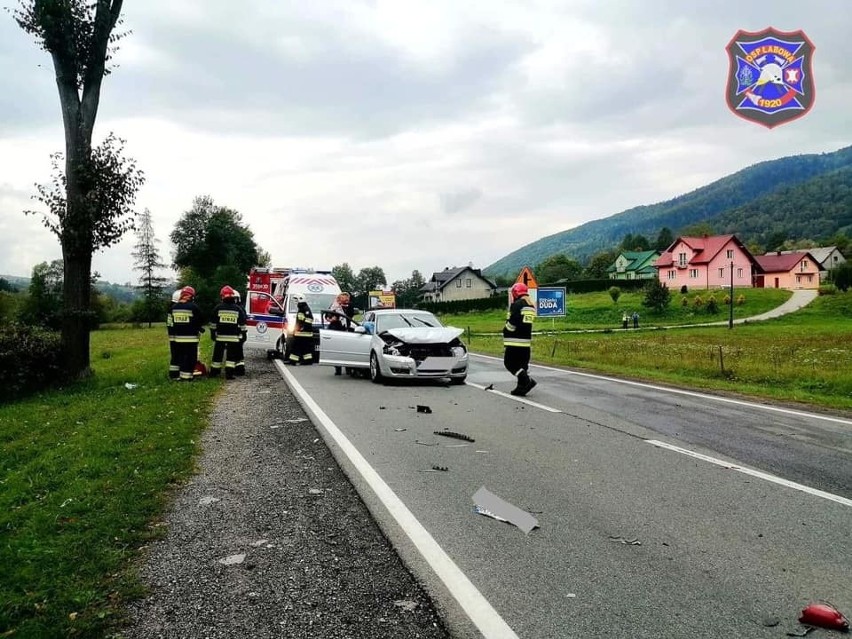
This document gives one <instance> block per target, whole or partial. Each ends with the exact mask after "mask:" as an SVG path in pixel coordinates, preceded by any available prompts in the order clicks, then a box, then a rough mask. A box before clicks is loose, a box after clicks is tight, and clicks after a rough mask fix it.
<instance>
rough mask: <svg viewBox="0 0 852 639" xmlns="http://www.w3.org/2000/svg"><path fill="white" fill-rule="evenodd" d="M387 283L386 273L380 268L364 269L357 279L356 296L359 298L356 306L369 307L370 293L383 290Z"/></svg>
mask: <svg viewBox="0 0 852 639" xmlns="http://www.w3.org/2000/svg"><path fill="white" fill-rule="evenodd" d="M385 282H387V278H386V277H385V272H384V271H383V270H382V269H381V267H379V266H370V267H365V268H362V269H361V270H360V271H359V272H358V276H357V277H356V278H355V290H354V292H355V294H356V298H357V300H358V301H357V302H356V306H359V305H360V306H362V307H364V308H366V306H367V294H368V293H369V292H370V291H374V290H376V289H379V288H382V287H383V286H384V285H385Z"/></svg>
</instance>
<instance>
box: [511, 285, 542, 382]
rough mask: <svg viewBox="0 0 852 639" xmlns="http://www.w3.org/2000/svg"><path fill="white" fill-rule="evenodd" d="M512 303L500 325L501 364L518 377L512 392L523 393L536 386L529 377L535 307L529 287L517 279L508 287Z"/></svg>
mask: <svg viewBox="0 0 852 639" xmlns="http://www.w3.org/2000/svg"><path fill="white" fill-rule="evenodd" d="M511 295H512V305H511V306H510V307H509V317H508V319H507V320H506V325H505V326H504V327H503V347H504V351H503V366H505V367H506V370H507V371H509V372H510V373H512V375H514V376H515V377H517V378H518V383H517V385H516V386H515V388H514V389H513V390H512V391H510V392H511V394H512V395H519V396H524V395H526V394H527V393H529V392H530V391H531V390H532V389H533V388H534V387H535V385H536V381H535V380H534V379H533V378H532V377H530V376H529V372H528V369H529V366H530V349H531V348H532V327H533V321H534V320H535V306H533V304H532V302H531V301H530V298H529V289H528V288H527V285H526V284H522V283H520V282H518V283H516V284H514V285H513V286H512V288H511Z"/></svg>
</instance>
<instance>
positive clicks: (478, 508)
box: [472, 486, 539, 534]
mask: <svg viewBox="0 0 852 639" xmlns="http://www.w3.org/2000/svg"><path fill="white" fill-rule="evenodd" d="M472 499H473V504H474V508H473V511H474V512H475V513H478V514H480V515H485V516H486V517H491V518H492V519H496V520H498V521H505V522H508V523H510V524H514V525H515V526H517V527H518V528H520V529H521V530H522V531H523V532H524V534H529V532H530V531H531V530H532V529H533V528H538V527H539V525H538V520H537V519H536V518H535V517H533V516H532V515H530V514H529V513H528V512H525V511H523V510H521V509H520V508H518V507H517V506H513V505H512V504H510V503H509V502H507V501H505V500H504V499H501V498H500V497H498V496H497V495H495V494H494V493H492V492H490V491H489V490H488V489H486V488H485V486H483V487H482V488H480V489H479V490H477V491H476V493H475V494H474V495H473V498H472Z"/></svg>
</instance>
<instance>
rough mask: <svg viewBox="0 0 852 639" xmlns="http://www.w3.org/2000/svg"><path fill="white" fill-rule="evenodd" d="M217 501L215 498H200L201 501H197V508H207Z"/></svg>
mask: <svg viewBox="0 0 852 639" xmlns="http://www.w3.org/2000/svg"><path fill="white" fill-rule="evenodd" d="M217 501H219V499H218V498H217V497H202V498H201V499H199V500H198V505H199V506H209V505H210V504H214V503H216V502H217Z"/></svg>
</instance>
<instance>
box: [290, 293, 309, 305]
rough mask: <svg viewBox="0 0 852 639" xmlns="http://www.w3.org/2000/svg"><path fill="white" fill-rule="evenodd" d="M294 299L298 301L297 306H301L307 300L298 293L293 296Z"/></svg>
mask: <svg viewBox="0 0 852 639" xmlns="http://www.w3.org/2000/svg"><path fill="white" fill-rule="evenodd" d="M293 299H294V300H296V304H301V303H302V302H304V301H306V299H307V298H306V297H305V296H304V295H302V294H301V293H296V294H295V295H294V296H293Z"/></svg>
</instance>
